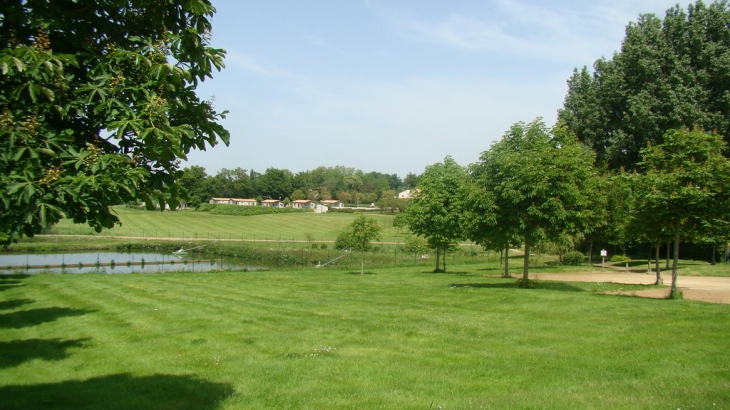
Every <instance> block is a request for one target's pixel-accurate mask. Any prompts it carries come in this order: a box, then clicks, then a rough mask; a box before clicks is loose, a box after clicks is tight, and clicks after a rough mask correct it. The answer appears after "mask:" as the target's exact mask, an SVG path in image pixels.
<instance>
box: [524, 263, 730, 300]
mask: <svg viewBox="0 0 730 410" xmlns="http://www.w3.org/2000/svg"><path fill="white" fill-rule="evenodd" d="M530 276H531V278H532V279H536V280H554V281H564V282H611V283H623V284H637V285H651V284H653V283H654V281H655V276H654V275H653V274H645V273H631V272H615V271H610V270H607V271H605V272H565V273H538V274H535V275H530ZM662 278H663V279H664V284H666V285H668V284H670V283H671V280H672V277H671V274H668V273H664V274H662ZM677 287H678V288H679V290H681V291H682V294H683V296H684V298H685V299H690V300H699V301H702V302H711V303H725V304H730V278H725V277H711V276H681V275H680V276H679V277H678V278H677ZM607 293H608V294H616V295H626V296H639V297H647V298H657V299H659V298H666V297H667V296H668V295H669V288H657V289H646V290H629V291H621V292H607Z"/></svg>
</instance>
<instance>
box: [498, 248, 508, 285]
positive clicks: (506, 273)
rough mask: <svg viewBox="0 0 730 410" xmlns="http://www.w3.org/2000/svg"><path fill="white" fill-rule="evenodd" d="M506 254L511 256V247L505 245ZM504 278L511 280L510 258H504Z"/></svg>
mask: <svg viewBox="0 0 730 410" xmlns="http://www.w3.org/2000/svg"><path fill="white" fill-rule="evenodd" d="M500 253H501V252H500ZM504 254H505V255H507V256H509V245H504ZM503 276H504V277H505V278H509V258H504V275H503Z"/></svg>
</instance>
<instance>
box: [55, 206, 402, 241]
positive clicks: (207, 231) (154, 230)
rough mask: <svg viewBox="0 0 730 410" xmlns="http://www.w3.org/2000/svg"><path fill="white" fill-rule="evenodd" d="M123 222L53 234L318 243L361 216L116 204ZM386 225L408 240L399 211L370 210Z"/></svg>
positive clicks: (387, 231) (389, 237) (68, 226)
mask: <svg viewBox="0 0 730 410" xmlns="http://www.w3.org/2000/svg"><path fill="white" fill-rule="evenodd" d="M114 211H115V213H116V215H117V216H118V217H119V219H120V221H121V223H122V224H121V225H120V226H116V227H114V228H112V229H105V230H104V231H103V232H102V233H100V234H96V233H95V232H94V230H93V229H91V228H89V227H88V226H85V225H78V224H74V223H73V221H71V220H68V219H64V220H61V222H60V223H58V224H57V225H56V226H54V227H53V228H52V229H51V230H50V231H49V233H55V234H73V235H97V236H124V237H140V238H160V239H165V238H185V239H191V238H196V239H200V240H206V239H221V240H242V239H243V240H247V241H252V240H256V241H278V240H295V241H305V240H308V239H309V238H308V236H310V235H311V238H312V239H314V240H316V241H334V240H335V239H336V238H337V235H339V234H340V232H342V231H343V230H345V227H347V225H349V224H350V223H351V222H352V221H353V220H354V219H355V218H356V217H357V216H358V214H347V213H333V212H331V213H327V214H315V213H313V212H301V213H290V214H272V215H254V216H230V215H214V214H210V213H208V212H195V211H192V210H184V211H174V212H169V211H165V212H160V211H145V210H138V209H130V208H126V207H122V206H118V207H115V208H114ZM367 215H368V216H370V217H372V218H374V219H376V220H377V221H378V222H379V223H380V226H381V228H382V239H383V241H386V242H398V241H400V242H403V239H404V237H405V232H404V230H402V229H401V230H399V229H396V228H394V227H393V215H389V214H380V213H377V212H368V213H367Z"/></svg>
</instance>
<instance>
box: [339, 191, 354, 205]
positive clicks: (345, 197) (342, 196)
mask: <svg viewBox="0 0 730 410" xmlns="http://www.w3.org/2000/svg"><path fill="white" fill-rule="evenodd" d="M337 199H338V200H339V201H342V202H343V203H345V204H347V203H349V202H350V200H351V199H352V195H350V193H349V192H347V191H339V192H338V193H337Z"/></svg>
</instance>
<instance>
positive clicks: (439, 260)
mask: <svg viewBox="0 0 730 410" xmlns="http://www.w3.org/2000/svg"><path fill="white" fill-rule="evenodd" d="M440 262H441V247H439V246H437V247H436V270H434V272H438V271H439V264H440Z"/></svg>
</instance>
